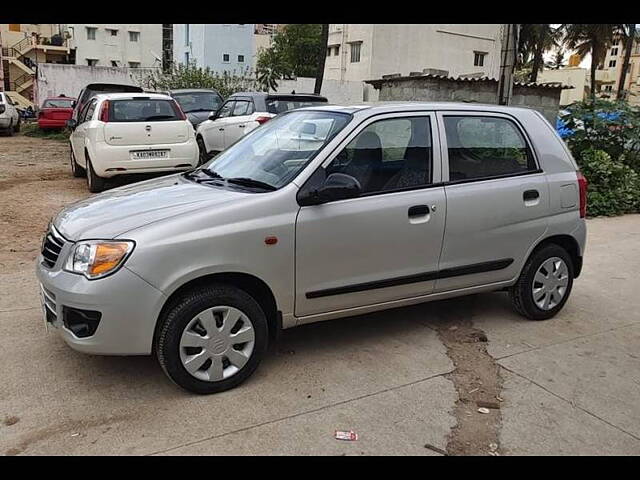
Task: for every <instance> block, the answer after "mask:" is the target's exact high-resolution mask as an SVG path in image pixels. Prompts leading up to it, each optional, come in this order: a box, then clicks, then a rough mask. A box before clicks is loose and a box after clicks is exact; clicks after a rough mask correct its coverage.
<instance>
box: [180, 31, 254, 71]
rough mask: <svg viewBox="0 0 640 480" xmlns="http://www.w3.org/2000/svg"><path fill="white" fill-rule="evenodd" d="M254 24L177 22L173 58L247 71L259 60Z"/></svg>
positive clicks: (227, 69)
mask: <svg viewBox="0 0 640 480" xmlns="http://www.w3.org/2000/svg"><path fill="white" fill-rule="evenodd" d="M255 51H256V47H255V39H254V24H202V23H201V24H193V23H192V24H185V23H174V24H173V60H174V62H175V63H180V64H183V65H184V64H187V63H195V65H197V66H199V67H209V68H210V69H211V70H213V71H214V72H219V73H222V72H224V71H226V72H230V73H231V72H235V73H237V74H241V73H244V72H245V71H247V70H253V68H254V61H255Z"/></svg>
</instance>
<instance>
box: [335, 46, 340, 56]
mask: <svg viewBox="0 0 640 480" xmlns="http://www.w3.org/2000/svg"><path fill="white" fill-rule="evenodd" d="M338 55H340V45H336V57H337V56H338Z"/></svg>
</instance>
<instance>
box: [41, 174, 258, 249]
mask: <svg viewBox="0 0 640 480" xmlns="http://www.w3.org/2000/svg"><path fill="white" fill-rule="evenodd" d="M247 195H251V194H248V193H244V192H241V191H233V190H226V189H223V188H219V187H212V186H207V185H201V184H197V183H194V182H192V181H189V180H186V179H184V178H183V177H181V176H180V175H172V176H170V177H163V178H158V179H154V180H149V181H146V182H140V183H137V184H133V185H128V186H125V187H120V188H115V189H113V190H110V191H108V192H105V193H101V194H99V195H95V196H93V197H90V198H88V199H86V200H82V201H80V202H77V203H74V204H72V205H70V206H68V207H67V208H65V209H64V210H62V211H61V212H60V213H59V214H58V215H57V216H56V217H55V219H54V221H53V224H54V226H55V227H56V229H57V230H58V231H59V232H60V233H61V234H62V236H64V237H65V238H67V239H68V240H71V241H77V240H88V239H98V238H105V239H110V238H116V237H118V236H119V235H122V234H124V233H126V232H128V231H130V230H133V229H135V228H139V227H142V226H144V225H148V224H150V223H153V222H156V221H159V220H163V219H166V218H169V217H172V216H175V215H180V214H184V213H187V212H190V211H193V210H196V209H197V210H199V209H201V208H205V207H211V206H212V205H222V204H224V203H228V202H232V201H237V200H241V199H243V198H245V197H246V196H247Z"/></svg>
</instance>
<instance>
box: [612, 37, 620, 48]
mask: <svg viewBox="0 0 640 480" xmlns="http://www.w3.org/2000/svg"><path fill="white" fill-rule="evenodd" d="M619 43H620V40H619V39H618V38H616V39H614V40H613V43H612V44H611V45H613V46H614V47H615V46H617V45H618V44H619Z"/></svg>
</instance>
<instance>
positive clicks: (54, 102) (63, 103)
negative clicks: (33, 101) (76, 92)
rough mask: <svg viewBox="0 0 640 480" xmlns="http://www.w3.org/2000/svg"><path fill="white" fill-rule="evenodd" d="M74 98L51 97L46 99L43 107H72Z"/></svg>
mask: <svg viewBox="0 0 640 480" xmlns="http://www.w3.org/2000/svg"><path fill="white" fill-rule="evenodd" d="M72 106H73V100H60V99H57V98H56V99H51V100H45V101H44V103H43V104H42V108H72Z"/></svg>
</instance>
